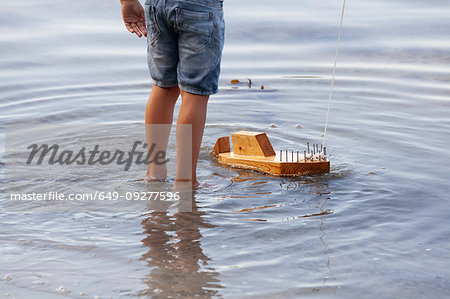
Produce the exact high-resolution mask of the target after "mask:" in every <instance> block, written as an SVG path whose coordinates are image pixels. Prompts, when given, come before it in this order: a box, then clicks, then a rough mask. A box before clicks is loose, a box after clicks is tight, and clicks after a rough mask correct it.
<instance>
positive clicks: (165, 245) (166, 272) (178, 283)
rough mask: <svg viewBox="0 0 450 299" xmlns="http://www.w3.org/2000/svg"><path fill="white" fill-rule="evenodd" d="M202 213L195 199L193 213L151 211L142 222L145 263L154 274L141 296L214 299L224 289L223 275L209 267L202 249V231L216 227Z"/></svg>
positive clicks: (147, 281)
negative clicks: (221, 279) (221, 276)
mask: <svg viewBox="0 0 450 299" xmlns="http://www.w3.org/2000/svg"><path fill="white" fill-rule="evenodd" d="M204 214H205V212H201V211H199V209H198V207H197V205H196V203H195V199H194V200H193V208H192V212H177V213H175V214H174V215H170V214H168V213H167V212H150V213H148V214H145V218H144V219H143V220H142V227H143V229H144V234H145V238H144V239H142V243H143V244H144V245H145V246H146V247H148V251H147V252H146V253H144V254H143V255H142V260H143V261H145V262H146V263H147V265H148V266H149V267H150V269H151V270H150V271H151V273H150V274H148V275H147V276H146V277H145V279H144V281H145V284H147V286H148V287H147V289H145V290H142V291H140V292H139V295H140V296H152V298H170V297H177V296H187V297H194V296H201V297H202V298H211V297H213V296H215V295H217V294H218V292H219V289H220V288H222V285H221V284H220V280H219V277H218V276H219V273H218V272H217V271H216V270H215V269H214V267H212V266H211V265H209V264H208V263H209V261H210V260H211V259H210V258H209V257H208V256H206V255H205V254H204V253H203V250H202V248H201V239H202V237H203V236H202V234H201V233H200V229H211V228H214V227H215V226H214V225H212V224H210V223H208V221H206V220H205V219H203V218H202V216H203V215H204Z"/></svg>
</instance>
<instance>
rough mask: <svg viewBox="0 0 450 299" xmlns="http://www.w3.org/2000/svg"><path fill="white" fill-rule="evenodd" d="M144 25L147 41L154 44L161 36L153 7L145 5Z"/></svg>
mask: <svg viewBox="0 0 450 299" xmlns="http://www.w3.org/2000/svg"><path fill="white" fill-rule="evenodd" d="M145 25H146V27H147V34H148V40H149V42H150V44H152V45H153V44H154V43H155V42H156V40H157V39H158V37H159V36H160V34H161V29H160V28H159V26H158V22H156V9H155V6H153V5H145Z"/></svg>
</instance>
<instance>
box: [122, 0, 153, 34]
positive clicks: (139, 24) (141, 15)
mask: <svg viewBox="0 0 450 299" xmlns="http://www.w3.org/2000/svg"><path fill="white" fill-rule="evenodd" d="M120 2H121V3H122V17H123V22H124V23H125V27H127V29H128V31H130V32H131V33H136V35H137V36H139V37H142V35H144V36H147V29H146V28H145V12H144V8H142V5H141V4H140V3H139V1H138V0H120Z"/></svg>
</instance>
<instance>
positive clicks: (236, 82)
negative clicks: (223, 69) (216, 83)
mask: <svg viewBox="0 0 450 299" xmlns="http://www.w3.org/2000/svg"><path fill="white" fill-rule="evenodd" d="M230 83H231V84H238V83H241V81H239V80H238V79H233V80H231V81H230Z"/></svg>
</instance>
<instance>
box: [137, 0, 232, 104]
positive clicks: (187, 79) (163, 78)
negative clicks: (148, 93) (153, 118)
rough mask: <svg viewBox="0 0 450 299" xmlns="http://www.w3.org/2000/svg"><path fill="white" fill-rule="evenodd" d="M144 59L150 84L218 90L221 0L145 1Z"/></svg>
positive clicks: (205, 91)
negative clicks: (145, 48)
mask: <svg viewBox="0 0 450 299" xmlns="http://www.w3.org/2000/svg"><path fill="white" fill-rule="evenodd" d="M145 17H146V26H147V32H148V35H147V43H148V48H147V59H148V67H149V70H150V74H151V76H152V78H153V80H154V84H155V85H157V86H160V87H163V88H164V87H172V86H177V85H178V86H179V87H180V88H181V89H182V90H184V91H187V92H190V93H194V94H199V95H211V94H214V93H217V92H218V80H219V74H220V61H221V59H222V49H223V44H224V34H225V21H224V18H223V0H146V2H145Z"/></svg>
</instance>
